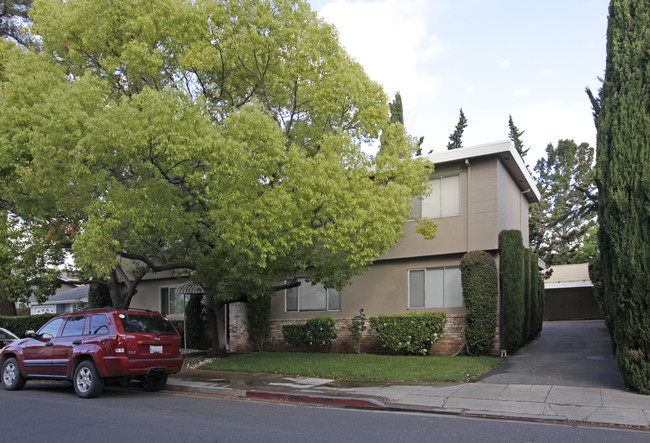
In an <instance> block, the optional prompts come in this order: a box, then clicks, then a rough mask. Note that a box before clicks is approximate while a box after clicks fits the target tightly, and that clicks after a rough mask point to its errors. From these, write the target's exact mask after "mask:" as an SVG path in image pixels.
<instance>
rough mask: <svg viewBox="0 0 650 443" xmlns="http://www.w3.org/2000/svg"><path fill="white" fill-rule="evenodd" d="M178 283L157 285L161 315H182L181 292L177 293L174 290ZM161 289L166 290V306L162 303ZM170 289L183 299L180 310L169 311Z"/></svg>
mask: <svg viewBox="0 0 650 443" xmlns="http://www.w3.org/2000/svg"><path fill="white" fill-rule="evenodd" d="M179 286H180V285H171V286H159V287H158V297H159V300H160V313H161V314H163V315H183V313H184V312H185V300H184V298H183V294H179V293H178V292H176V290H177V289H178V288H179ZM163 290H167V295H166V298H167V306H165V305H164V303H163ZM171 290H173V291H174V296H180V297H181V298H182V299H183V302H182V303H181V306H182V309H181V311H180V312H171V309H170V308H171V297H170V292H171Z"/></svg>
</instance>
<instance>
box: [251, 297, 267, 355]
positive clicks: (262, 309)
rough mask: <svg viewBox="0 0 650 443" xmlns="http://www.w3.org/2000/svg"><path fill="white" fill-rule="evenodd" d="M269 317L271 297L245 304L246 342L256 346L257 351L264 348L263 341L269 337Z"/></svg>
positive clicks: (256, 299) (258, 298) (252, 300)
mask: <svg viewBox="0 0 650 443" xmlns="http://www.w3.org/2000/svg"><path fill="white" fill-rule="evenodd" d="M270 316H271V297H266V296H258V297H256V298H254V299H251V300H248V302H247V303H246V318H247V319H248V341H249V342H250V343H252V344H254V345H256V346H257V349H258V350H259V351H261V350H262V348H263V347H264V340H266V339H267V338H269V336H270V335H271V319H270Z"/></svg>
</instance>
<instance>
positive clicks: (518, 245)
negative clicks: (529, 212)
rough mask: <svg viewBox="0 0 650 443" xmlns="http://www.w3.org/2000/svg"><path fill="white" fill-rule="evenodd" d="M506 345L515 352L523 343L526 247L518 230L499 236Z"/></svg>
mask: <svg viewBox="0 0 650 443" xmlns="http://www.w3.org/2000/svg"><path fill="white" fill-rule="evenodd" d="M499 253H500V256H501V260H500V262H501V299H502V302H503V303H502V306H503V307H502V311H501V312H502V320H503V327H502V331H503V344H504V346H505V348H506V349H507V350H508V352H512V351H514V350H515V349H517V348H518V347H519V344H520V343H521V334H522V331H523V323H524V269H523V267H524V243H523V239H522V236H521V232H520V231H518V230H514V229H512V230H504V231H501V232H500V233H499Z"/></svg>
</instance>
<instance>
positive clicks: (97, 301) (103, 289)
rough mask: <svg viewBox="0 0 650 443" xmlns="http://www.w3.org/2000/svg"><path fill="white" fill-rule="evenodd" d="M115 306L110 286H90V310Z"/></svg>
mask: <svg viewBox="0 0 650 443" xmlns="http://www.w3.org/2000/svg"><path fill="white" fill-rule="evenodd" d="M107 306H113V302H112V301H111V293H110V292H109V290H108V286H106V285H99V284H91V285H90V286H88V308H90V309H93V308H105V307H107Z"/></svg>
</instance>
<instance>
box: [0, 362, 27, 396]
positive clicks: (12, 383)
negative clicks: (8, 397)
mask: <svg viewBox="0 0 650 443" xmlns="http://www.w3.org/2000/svg"><path fill="white" fill-rule="evenodd" d="M25 382H26V380H25V378H24V377H23V375H22V374H21V373H20V368H19V367H18V362H17V361H16V359H15V358H13V357H11V358H8V359H7V360H5V362H4V364H3V365H2V387H3V388H5V389H6V390H8V391H13V390H16V389H22V388H23V386H25Z"/></svg>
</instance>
